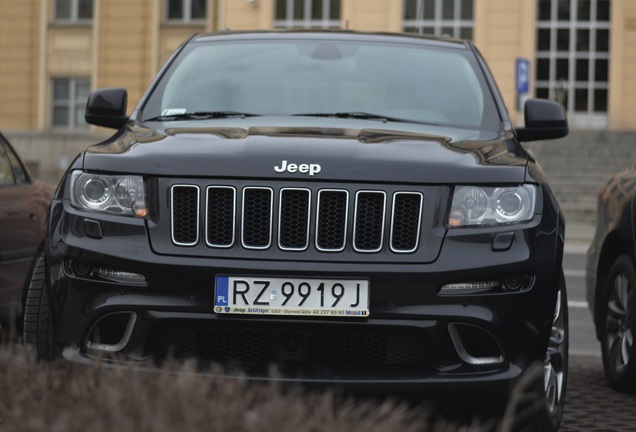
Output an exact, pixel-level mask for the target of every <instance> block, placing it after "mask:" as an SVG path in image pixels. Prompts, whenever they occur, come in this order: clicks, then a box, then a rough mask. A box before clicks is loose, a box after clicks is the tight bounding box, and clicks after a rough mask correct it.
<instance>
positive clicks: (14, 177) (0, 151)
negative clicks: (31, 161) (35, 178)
mask: <svg viewBox="0 0 636 432" xmlns="http://www.w3.org/2000/svg"><path fill="white" fill-rule="evenodd" d="M28 182H29V178H28V176H27V174H26V171H24V168H23V167H22V164H21V163H20V161H19V160H18V157H17V156H16V154H15V153H14V152H13V151H12V150H11V149H10V148H9V146H7V145H6V144H5V143H4V142H3V141H1V140H0V186H9V185H21V184H25V183H28Z"/></svg>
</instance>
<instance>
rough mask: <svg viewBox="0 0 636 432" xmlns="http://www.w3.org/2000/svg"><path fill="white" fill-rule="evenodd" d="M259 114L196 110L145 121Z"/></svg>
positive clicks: (252, 115)
mask: <svg viewBox="0 0 636 432" xmlns="http://www.w3.org/2000/svg"><path fill="white" fill-rule="evenodd" d="M257 115H258V114H250V113H242V112H238V111H196V112H191V113H183V114H168V115H160V116H157V117H152V118H149V119H146V120H145V121H174V120H206V119H215V118H228V117H241V118H243V117H255V116H257Z"/></svg>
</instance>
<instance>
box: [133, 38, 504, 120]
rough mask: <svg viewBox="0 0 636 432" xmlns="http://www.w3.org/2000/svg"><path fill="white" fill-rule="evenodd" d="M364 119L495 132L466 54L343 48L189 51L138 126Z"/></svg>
mask: <svg viewBox="0 0 636 432" xmlns="http://www.w3.org/2000/svg"><path fill="white" fill-rule="evenodd" d="M220 111H222V112H228V111H231V112H239V113H248V114H255V115H317V114H331V113H370V114H373V115H377V116H385V117H387V118H392V119H399V120H405V121H409V122H418V123H428V124H436V125H445V126H456V127H466V128H476V129H488V130H496V129H497V128H498V127H499V116H498V114H497V111H496V108H495V104H494V102H493V100H492V95H491V93H490V91H489V89H488V87H487V85H486V83H485V80H484V77H483V75H482V72H481V69H480V68H479V66H478V64H477V62H476V59H475V57H474V54H473V53H472V52H471V51H470V50H467V49H463V47H462V48H448V47H446V48H440V47H429V46H421V45H415V44H413V45H407V44H392V43H366V42H352V41H346V42H345V41H332V40H329V41H315V40H311V41H309V40H262V41H253V40H252V41H232V42H228V41H223V42H218V41H216V42H196V43H192V44H189V45H188V46H187V47H186V49H185V50H184V51H183V52H182V53H181V54H180V56H179V58H178V59H177V60H176V61H175V63H174V64H173V65H172V66H171V68H170V70H169V71H168V72H167V73H166V74H164V76H163V78H162V79H161V81H160V83H159V85H158V86H157V87H156V88H155V90H154V93H153V94H152V95H151V97H150V98H149V100H148V102H147V104H146V106H145V107H144V108H143V118H144V119H150V118H154V117H157V116H162V115H164V116H166V115H179V114H185V113H195V112H199V113H200V112H220Z"/></svg>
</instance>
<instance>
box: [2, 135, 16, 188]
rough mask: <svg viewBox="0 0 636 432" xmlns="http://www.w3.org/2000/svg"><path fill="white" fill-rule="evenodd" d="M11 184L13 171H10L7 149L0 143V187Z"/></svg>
mask: <svg viewBox="0 0 636 432" xmlns="http://www.w3.org/2000/svg"><path fill="white" fill-rule="evenodd" d="M12 184H15V180H14V179H13V171H12V170H11V164H10V163H9V155H8V154H7V147H6V146H5V145H4V143H2V142H0V186H7V185H12Z"/></svg>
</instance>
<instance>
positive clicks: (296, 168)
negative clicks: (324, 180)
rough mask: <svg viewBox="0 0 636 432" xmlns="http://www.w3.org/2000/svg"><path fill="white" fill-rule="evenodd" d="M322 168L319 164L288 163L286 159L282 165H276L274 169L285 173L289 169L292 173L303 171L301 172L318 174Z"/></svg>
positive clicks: (311, 174)
mask: <svg viewBox="0 0 636 432" xmlns="http://www.w3.org/2000/svg"><path fill="white" fill-rule="evenodd" d="M321 169H322V168H321V167H320V165H319V164H300V165H298V164H295V163H288V162H287V161H286V160H284V161H283V162H282V163H281V164H280V166H274V171H276V172H277V173H283V172H285V171H287V172H288V173H290V174H294V173H301V174H309V175H310V176H313V175H314V174H318V173H319V172H320V170H321Z"/></svg>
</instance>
